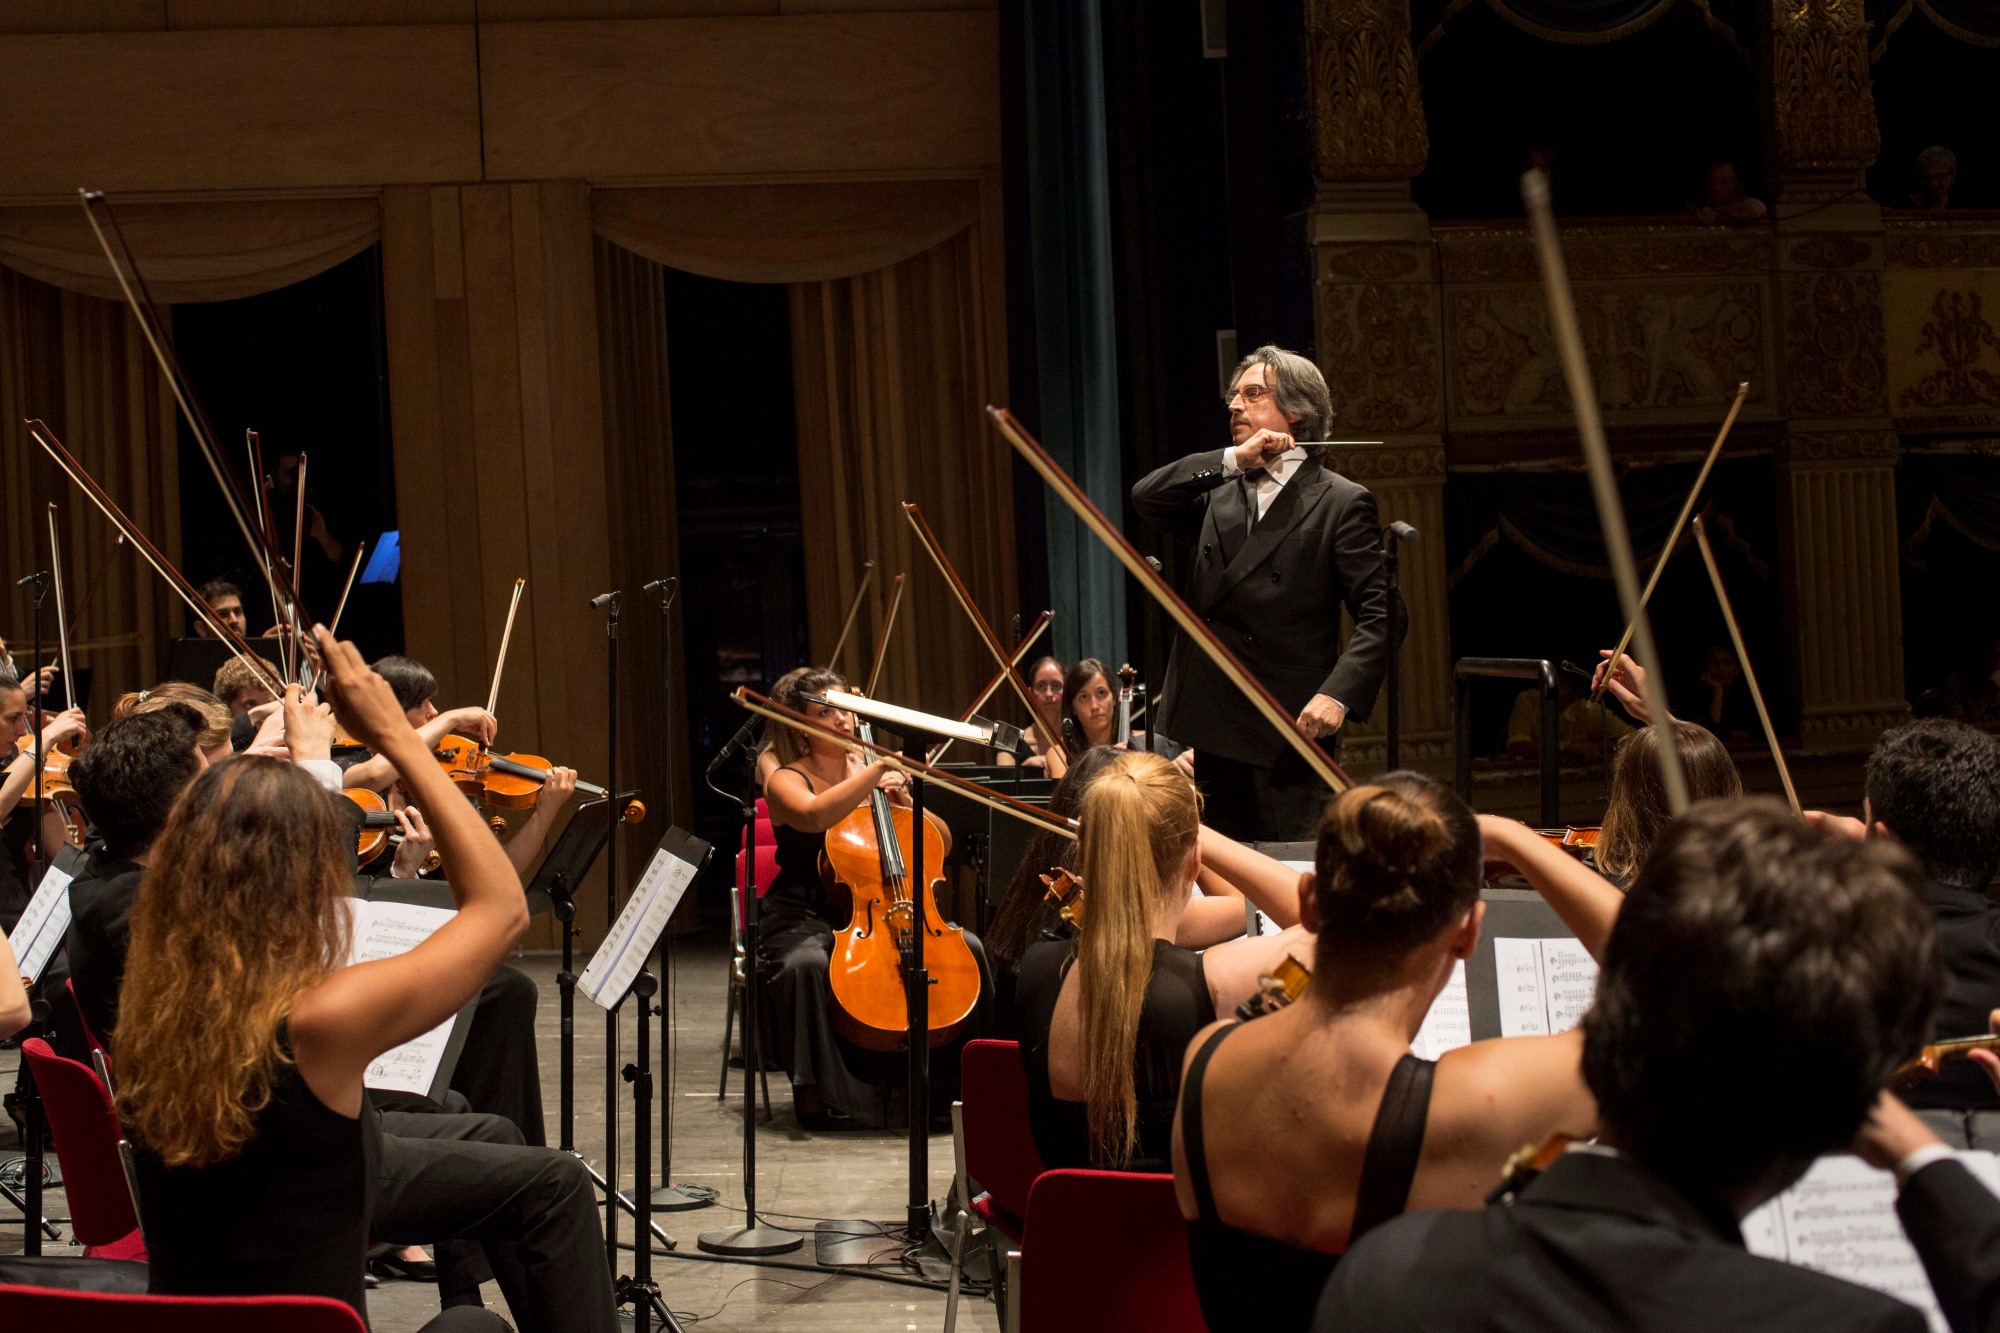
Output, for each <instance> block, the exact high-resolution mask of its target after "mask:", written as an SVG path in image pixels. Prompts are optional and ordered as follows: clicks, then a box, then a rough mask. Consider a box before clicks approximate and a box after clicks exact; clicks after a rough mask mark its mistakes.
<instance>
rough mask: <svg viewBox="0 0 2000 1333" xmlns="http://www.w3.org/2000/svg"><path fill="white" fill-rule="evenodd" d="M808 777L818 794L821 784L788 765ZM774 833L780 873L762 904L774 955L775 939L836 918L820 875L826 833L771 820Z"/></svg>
mask: <svg viewBox="0 0 2000 1333" xmlns="http://www.w3.org/2000/svg"><path fill="white" fill-rule="evenodd" d="M785 767H786V768H787V769H788V770H789V771H791V772H793V773H797V774H798V775H799V776H800V777H801V778H804V779H805V784H806V790H807V791H809V792H812V793H813V794H814V795H818V794H819V788H818V787H816V786H815V785H813V780H812V779H811V778H810V777H807V776H806V774H805V772H804V771H803V770H801V769H797V768H792V767H791V765H789V764H787V765H786V766H785ZM771 833H772V836H773V837H774V838H775V839H776V841H777V845H778V873H777V875H776V876H775V877H773V878H772V880H771V883H770V885H769V886H768V887H767V889H766V890H765V893H764V896H763V899H762V901H761V902H760V903H759V904H758V910H759V912H760V913H761V918H760V923H759V927H758V928H759V930H760V931H761V933H762V936H763V939H764V940H765V950H766V955H767V957H768V956H774V954H775V953H776V952H781V951H774V950H773V949H772V948H771V942H772V941H777V940H782V939H783V938H784V937H786V936H788V935H790V934H791V933H792V932H794V931H796V930H797V929H798V928H799V927H800V926H801V925H804V924H806V923H807V922H810V921H814V920H818V921H824V922H827V928H828V931H829V932H831V930H832V922H831V921H828V907H827V900H826V882H825V881H824V880H822V879H821V878H820V873H819V858H820V853H821V852H823V851H825V850H826V834H824V833H812V832H808V831H807V830H805V829H795V828H788V827H786V826H785V825H783V824H780V823H777V822H776V821H775V820H774V821H772V824H771Z"/></svg>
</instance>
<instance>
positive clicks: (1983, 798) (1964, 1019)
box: [1808, 718, 2000, 1111]
mask: <svg viewBox="0 0 2000 1333" xmlns="http://www.w3.org/2000/svg"><path fill="white" fill-rule="evenodd" d="M1866 790H1867V797H1866V799H1865V802H1864V804H1863V817H1862V819H1860V820H1853V819H1840V818H1835V817H1832V816H1827V815H1822V814H1819V813H1818V812H1813V813H1812V814H1811V815H1809V816H1808V817H1809V818H1811V819H1813V820H1814V821H1815V822H1817V823H1820V824H1821V825H1823V826H1825V827H1827V828H1830V829H1832V830H1834V831H1836V832H1843V833H1848V834H1852V835H1854V836H1857V837H1859V836H1865V835H1873V836H1875V837H1888V838H1894V839H1895V840H1896V841H1897V842H1900V843H1902V844H1903V846H1904V847H1906V848H1908V849H1909V851H1910V854H1911V855H1912V856H1915V857H1916V858H1917V864H1919V865H1921V866H1922V867H1923V868H1924V878H1925V879H1926V880H1927V881H1929V882H1928V884H1927V885H1926V888H1925V892H1926V894H1927V895H1928V897H1929V899H1930V905H1931V913H1932V915H1933V916H1935V917H1936V919H1937V929H1938V945H1939V947H1940V948H1941V949H1942V950H1943V951H1944V966H1945V972H1946V974H1947V976H1949V978H1950V980H1951V989H1950V991H1949V992H1947V993H1946V995H1945V999H1944V1003H1943V1004H1942V1005H1941V1006H1939V1008H1938V1014H1937V1027H1936V1032H1937V1035H1938V1036H1940V1037H1965V1036H1970V1035H1972V1034H1974V1033H1978V1032H1984V1031H1986V1020H1987V1016H1988V1015H1989V1014H1991V1013H1992V1012H1993V1010H1995V1009H2000V905H1996V904H1995V903H1994V902H1993V900H1992V899H1990V898H1988V897H1987V896H1986V886H1987V885H1989V884H1991V883H1992V882H1993V875H1994V872H1995V871H1996V870H2000V741H1996V740H1995V739H1994V738H1993V737H1991V736H1989V735H1987V734H1986V733H1985V732H1983V731H1979V730H1976V729H1975V728H1972V727H1969V726H1966V725H1965V724H1964V723H1963V722H1953V721H1949V720H1946V719H1944V718H1932V719H1929V720H1927V721H1922V722H1912V723H1909V724H1908V725H1906V726H1901V727H1897V728H1896V729H1895V730H1894V731H1890V732H1887V733H1885V734H1884V735H1883V737H1882V739H1881V740H1880V741H1879V742H1878V743H1877V744H1876V746H1875V752H1874V753H1873V754H1871V755H1870V756H1869V757H1868V776H1867V788H1866ZM1903 1100H1904V1101H1906V1102H1908V1103H1909V1104H1910V1105H1911V1106H1915V1107H1920V1108H1936V1109H1944V1110H1952V1111H1993V1110H2000V1095H1996V1094H1995V1093H1994V1090H1993V1085H1992V1084H1991V1083H1990V1082H1988V1081H1987V1079H1986V1076H1985V1075H1983V1074H1981V1073H1980V1072H1979V1070H1978V1069H1977V1068H1976V1067H1974V1066H1972V1065H1970V1064H1967V1063H1965V1062H1963V1061H1953V1062H1951V1063H1948V1064H1946V1065H1945V1067H1944V1068H1943V1069H1942V1070H1940V1071H1939V1073H1938V1074H1937V1076H1936V1077H1935V1078H1931V1079H1927V1080H1926V1081H1924V1082H1923V1083H1920V1084H1918V1085H1917V1086H1915V1087H1913V1088H1911V1089H1909V1090H1908V1091H1907V1092H1905V1093H1904V1094H1903Z"/></svg>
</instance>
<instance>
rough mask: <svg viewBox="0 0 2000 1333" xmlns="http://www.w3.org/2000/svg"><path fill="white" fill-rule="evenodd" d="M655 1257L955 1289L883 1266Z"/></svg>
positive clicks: (967, 1282) (967, 1284) (968, 1285)
mask: <svg viewBox="0 0 2000 1333" xmlns="http://www.w3.org/2000/svg"><path fill="white" fill-rule="evenodd" d="M618 1248H619V1249H621V1250H630V1249H631V1248H632V1246H631V1245H630V1244H629V1243H628V1242H626V1241H622V1240H621V1241H619V1242H618ZM653 1257H654V1258H655V1259H679V1260H680V1261H682V1262H683V1263H691V1264H736V1265H739V1266H741V1267H744V1268H778V1269H783V1270H785V1271H786V1272H790V1273H820V1274H823V1275H825V1276H828V1277H858V1278H865V1279H867V1280H868V1281H870V1282H888V1283H892V1284H893V1285H895V1286H898V1287H917V1288H920V1289H922V1290H924V1291H949V1290H950V1289H951V1284H950V1283H949V1282H934V1281H932V1280H931V1279H929V1278H920V1277H903V1276H901V1275H900V1274H896V1273H889V1272H884V1271H882V1270H881V1269H879V1268H875V1267H872V1266H868V1265H854V1266H851V1267H845V1268H823V1267H821V1266H820V1265H818V1264H797V1263H789V1262H787V1261H785V1260H783V1259H739V1258H737V1257H736V1256H734V1255H728V1254H703V1253H696V1254H682V1253H680V1252H679V1251H677V1250H663V1249H660V1248H659V1247H658V1246H654V1247H653ZM987 1287H988V1284H987V1283H984V1282H980V1281H977V1280H975V1279H973V1278H970V1277H963V1276H962V1277H960V1278H959V1290H960V1291H961V1292H965V1293H967V1294H970V1295H975V1296H981V1295H984V1294H985V1293H986V1290H987Z"/></svg>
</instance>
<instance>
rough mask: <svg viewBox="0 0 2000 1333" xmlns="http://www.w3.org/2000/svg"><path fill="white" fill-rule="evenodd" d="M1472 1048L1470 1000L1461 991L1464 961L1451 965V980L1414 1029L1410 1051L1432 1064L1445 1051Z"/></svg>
mask: <svg viewBox="0 0 2000 1333" xmlns="http://www.w3.org/2000/svg"><path fill="white" fill-rule="evenodd" d="M1471 1044H1472V996H1471V993H1470V992H1469V991H1467V990H1466V988H1465V960H1464V959H1462V958H1461V959H1460V960H1459V961H1458V962H1456V963H1454V964H1453V965H1452V969H1451V980H1450V981H1447V982H1445V983H1444V989H1443V990H1441V991H1439V992H1438V997H1437V999H1435V1000H1433V1001H1432V1002H1431V1011H1430V1012H1429V1013H1428V1014H1425V1015H1424V1025H1423V1026H1422V1027H1420V1028H1418V1029H1417V1035H1416V1039H1415V1040H1414V1041H1412V1042H1411V1043H1410V1050H1411V1051H1413V1052H1415V1054H1416V1055H1417V1056H1418V1057H1419V1058H1420V1059H1424V1060H1435V1059H1437V1058H1438V1057H1439V1056H1440V1055H1443V1054H1444V1053H1445V1052H1446V1051H1455V1050H1457V1049H1458V1048H1459V1047H1461V1046H1470V1045H1471Z"/></svg>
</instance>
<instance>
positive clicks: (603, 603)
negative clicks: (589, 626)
mask: <svg viewBox="0 0 2000 1333" xmlns="http://www.w3.org/2000/svg"><path fill="white" fill-rule="evenodd" d="M617 600H618V590H617V589H616V588H613V589H612V590H611V591H610V592H607V593H600V594H598V595H597V596H595V597H593V598H591V599H590V604H591V606H592V607H594V608H596V609H597V610H599V611H602V610H603V609H604V608H605V607H607V606H609V605H611V604H612V603H613V602H615V601H617Z"/></svg>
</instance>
